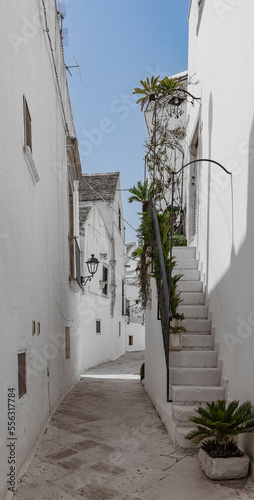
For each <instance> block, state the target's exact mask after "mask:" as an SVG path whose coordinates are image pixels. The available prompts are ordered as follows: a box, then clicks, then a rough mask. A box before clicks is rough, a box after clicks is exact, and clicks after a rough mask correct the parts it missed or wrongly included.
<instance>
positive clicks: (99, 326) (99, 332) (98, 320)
mask: <svg viewBox="0 0 254 500" xmlns="http://www.w3.org/2000/svg"><path fill="white" fill-rule="evenodd" d="M100 334H101V320H100V319H97V320H96V335H100Z"/></svg>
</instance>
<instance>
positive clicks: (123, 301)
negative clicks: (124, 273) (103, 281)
mask: <svg viewBox="0 0 254 500" xmlns="http://www.w3.org/2000/svg"><path fill="white" fill-rule="evenodd" d="M124 306H125V299H124V280H122V315H123V316H124V314H125V307H124Z"/></svg>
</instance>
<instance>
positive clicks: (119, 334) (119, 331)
mask: <svg viewBox="0 0 254 500" xmlns="http://www.w3.org/2000/svg"><path fill="white" fill-rule="evenodd" d="M118 336H119V337H121V322H120V321H119V323H118Z"/></svg>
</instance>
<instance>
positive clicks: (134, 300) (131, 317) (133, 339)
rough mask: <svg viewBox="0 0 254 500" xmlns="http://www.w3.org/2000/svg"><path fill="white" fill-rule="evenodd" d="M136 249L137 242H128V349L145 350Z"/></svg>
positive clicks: (143, 313) (126, 257)
mask: <svg viewBox="0 0 254 500" xmlns="http://www.w3.org/2000/svg"><path fill="white" fill-rule="evenodd" d="M136 249H137V244H136V242H133V243H127V244H126V253H125V259H126V260H125V268H126V314H127V325H126V351H143V350H145V312H144V311H143V310H142V309H141V302H140V298H139V286H138V276H137V271H136V269H137V263H138V261H137V260H136V259H134V258H133V255H132V254H133V252H134V251H135V250H136Z"/></svg>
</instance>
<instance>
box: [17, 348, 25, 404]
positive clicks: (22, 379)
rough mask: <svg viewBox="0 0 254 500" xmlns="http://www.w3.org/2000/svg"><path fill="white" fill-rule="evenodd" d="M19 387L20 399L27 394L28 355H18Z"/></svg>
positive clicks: (23, 353)
mask: <svg viewBox="0 0 254 500" xmlns="http://www.w3.org/2000/svg"><path fill="white" fill-rule="evenodd" d="M18 387H19V398H22V396H24V394H26V353H25V352H22V353H20V354H18Z"/></svg>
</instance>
